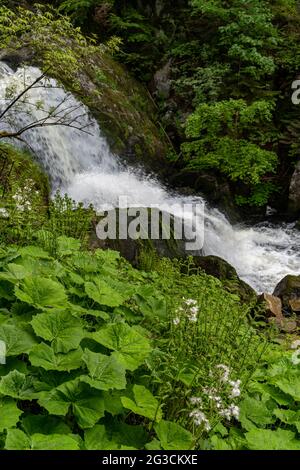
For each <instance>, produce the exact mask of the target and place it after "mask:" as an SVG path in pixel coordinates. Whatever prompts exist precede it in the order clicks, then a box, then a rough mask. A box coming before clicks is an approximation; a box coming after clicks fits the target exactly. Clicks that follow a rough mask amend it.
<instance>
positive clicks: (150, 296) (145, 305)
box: [135, 286, 167, 318]
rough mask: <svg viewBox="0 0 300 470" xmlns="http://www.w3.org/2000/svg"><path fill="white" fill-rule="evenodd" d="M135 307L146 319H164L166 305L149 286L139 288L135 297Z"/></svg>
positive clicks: (164, 300) (162, 298)
mask: <svg viewBox="0 0 300 470" xmlns="http://www.w3.org/2000/svg"><path fill="white" fill-rule="evenodd" d="M135 300H136V303H137V305H138V306H139V308H140V310H141V312H142V313H143V315H145V316H148V317H151V318H153V317H160V318H166V316H167V304H166V299H165V298H164V297H162V296H159V295H157V292H155V290H154V289H153V287H151V286H142V287H140V289H139V291H138V294H137V295H136V296H135Z"/></svg>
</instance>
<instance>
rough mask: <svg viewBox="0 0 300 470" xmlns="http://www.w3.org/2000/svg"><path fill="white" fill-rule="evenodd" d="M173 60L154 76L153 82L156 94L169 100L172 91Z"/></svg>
mask: <svg viewBox="0 0 300 470" xmlns="http://www.w3.org/2000/svg"><path fill="white" fill-rule="evenodd" d="M170 75H171V60H169V61H168V62H167V63H166V64H165V65H164V66H163V67H162V68H161V69H159V70H157V72H156V73H155V74H154V77H153V82H154V87H155V90H156V93H157V94H158V95H159V96H160V97H161V98H164V99H167V98H168V97H169V95H170V90H171V79H170Z"/></svg>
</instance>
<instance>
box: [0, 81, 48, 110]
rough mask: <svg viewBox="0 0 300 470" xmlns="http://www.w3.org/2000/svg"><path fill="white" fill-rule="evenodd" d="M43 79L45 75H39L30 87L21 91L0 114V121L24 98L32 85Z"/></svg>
mask: <svg viewBox="0 0 300 470" xmlns="http://www.w3.org/2000/svg"><path fill="white" fill-rule="evenodd" d="M44 77H45V74H44V73H43V74H42V75H40V76H39V77H38V78H37V79H36V80H34V82H32V83H31V84H30V85H28V86H27V87H26V88H25V89H24V90H23V91H21V93H19V95H18V96H16V97H15V98H14V99H13V100H12V101H11V102H10V104H9V105H8V106H7V107H6V108H5V109H4V110H3V111H2V112H1V113H0V119H2V118H3V116H4V115H5V114H6V113H7V112H8V111H9V110H10V109H11V108H12V107H13V106H14V105H15V104H16V103H17V102H18V101H20V99H21V98H22V96H24V95H25V94H26V93H27V92H28V91H29V90H31V89H32V88H33V87H34V85H36V83H39V82H40V81H41V80H43V78H44Z"/></svg>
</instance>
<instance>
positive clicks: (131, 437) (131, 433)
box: [107, 421, 149, 449]
mask: <svg viewBox="0 0 300 470" xmlns="http://www.w3.org/2000/svg"><path fill="white" fill-rule="evenodd" d="M107 428H108V427H107ZM108 432H109V435H111V436H112V440H113V441H114V442H117V443H118V444H120V446H121V447H120V448H121V449H125V448H134V449H142V448H143V447H145V444H146V442H147V441H148V440H149V434H148V432H147V431H146V429H145V427H144V426H140V425H138V426H134V425H131V424H126V423H122V422H120V421H115V422H114V423H113V424H112V425H110V426H109V429H108Z"/></svg>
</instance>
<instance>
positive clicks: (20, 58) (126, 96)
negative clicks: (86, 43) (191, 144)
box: [0, 45, 170, 171]
mask: <svg viewBox="0 0 300 470" xmlns="http://www.w3.org/2000/svg"><path fill="white" fill-rule="evenodd" d="M0 60H3V61H6V62H7V63H8V64H9V65H10V66H12V67H19V66H21V65H22V64H30V65H37V66H40V67H42V66H43V58H42V56H41V55H39V54H38V52H37V51H36V50H34V48H32V47H30V46H29V45H28V47H22V48H20V49H18V50H15V51H14V50H11V49H5V50H2V51H0ZM77 65H78V68H77V70H76V72H75V73H74V77H75V78H74V77H73V78H74V80H73V79H72V80H71V79H70V76H69V73H67V72H68V71H67V70H66V73H65V74H64V73H63V69H59V70H56V69H55V68H51V69H49V71H48V74H49V75H50V76H52V77H53V78H55V79H57V80H59V81H60V83H62V84H63V86H64V87H65V88H66V89H67V90H69V91H71V92H72V93H73V94H74V95H75V96H76V97H77V99H79V100H80V101H81V102H83V103H84V104H85V105H86V106H88V108H89V109H90V111H91V113H92V115H93V116H94V117H95V119H96V120H97V121H98V123H99V126H100V128H101V130H102V131H103V132H104V134H105V135H106V137H107V139H108V141H109V144H110V147H111V149H112V151H114V152H115V153H118V154H119V155H120V156H121V158H124V159H126V160H127V161H129V162H130V161H132V162H133V163H141V164H143V166H145V167H146V168H148V169H153V170H156V171H160V170H162V168H163V166H164V164H165V156H166V154H167V153H168V151H169V150H170V147H169V143H168V141H167V139H166V136H165V134H164V132H163V130H162V128H161V127H160V126H159V125H158V124H157V123H158V120H157V115H156V108H155V105H154V102H153V100H152V99H151V96H150V94H149V92H148V91H147V90H146V88H144V87H143V85H141V84H139V83H138V82H136V81H135V80H134V79H133V78H132V77H131V76H130V74H129V73H128V71H127V70H126V69H125V68H124V67H123V66H122V65H120V64H118V63H117V62H116V61H115V60H114V59H113V58H112V56H111V55H110V54H109V52H108V51H106V50H105V49H100V48H99V49H97V52H93V53H91V54H90V55H88V56H86V57H82V58H81V59H80V60H79V61H78V63H77Z"/></svg>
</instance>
